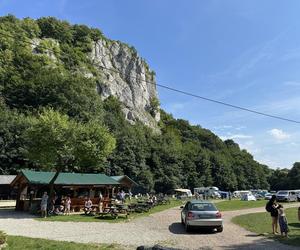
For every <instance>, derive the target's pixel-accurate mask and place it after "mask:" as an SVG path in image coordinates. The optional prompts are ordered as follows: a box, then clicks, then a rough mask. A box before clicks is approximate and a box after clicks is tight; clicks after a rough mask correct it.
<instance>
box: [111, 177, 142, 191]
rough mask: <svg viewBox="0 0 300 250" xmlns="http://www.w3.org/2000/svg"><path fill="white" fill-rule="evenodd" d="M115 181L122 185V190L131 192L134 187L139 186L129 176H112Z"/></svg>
mask: <svg viewBox="0 0 300 250" xmlns="http://www.w3.org/2000/svg"><path fill="white" fill-rule="evenodd" d="M111 177H112V178H113V179H114V180H116V181H117V182H119V183H120V188H124V189H127V190H128V191H129V190H131V189H132V188H133V187H134V186H138V184H137V183H136V182H135V181H134V180H132V179H131V178H129V177H128V176H127V175H119V176H111Z"/></svg>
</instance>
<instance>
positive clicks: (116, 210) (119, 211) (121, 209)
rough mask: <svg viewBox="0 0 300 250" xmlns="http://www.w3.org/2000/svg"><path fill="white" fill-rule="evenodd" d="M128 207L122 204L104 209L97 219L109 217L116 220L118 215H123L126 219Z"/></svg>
mask: <svg viewBox="0 0 300 250" xmlns="http://www.w3.org/2000/svg"><path fill="white" fill-rule="evenodd" d="M128 213H129V212H128V207H127V206H126V205H124V204H115V205H111V206H108V207H105V208H104V209H103V211H102V212H99V213H98V215H99V217H101V218H102V217H104V216H106V215H110V216H111V217H113V218H115V219H117V218H118V217H119V215H124V216H125V217H126V218H128Z"/></svg>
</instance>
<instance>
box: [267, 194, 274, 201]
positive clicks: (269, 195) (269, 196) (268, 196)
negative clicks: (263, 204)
mask: <svg viewBox="0 0 300 250" xmlns="http://www.w3.org/2000/svg"><path fill="white" fill-rule="evenodd" d="M272 195H274V194H272V193H267V194H266V195H265V200H271V198H272Z"/></svg>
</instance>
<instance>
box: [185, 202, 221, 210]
mask: <svg viewBox="0 0 300 250" xmlns="http://www.w3.org/2000/svg"><path fill="white" fill-rule="evenodd" d="M191 210H192V211H217V209H216V207H215V206H214V205H213V204H211V203H194V204H191Z"/></svg>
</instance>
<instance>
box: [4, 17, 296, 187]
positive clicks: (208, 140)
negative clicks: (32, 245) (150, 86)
mask: <svg viewBox="0 0 300 250" xmlns="http://www.w3.org/2000/svg"><path fill="white" fill-rule="evenodd" d="M0 34H1V35H0V174H15V173H17V172H18V171H19V170H20V169H24V168H29V169H41V170H45V169H46V170H49V169H51V168H54V169H57V168H58V167H57V166H58V165H59V171H74V172H102V173H106V174H108V175H122V174H126V175H128V176H129V177H131V178H132V179H134V180H135V181H136V182H137V183H139V184H140V186H141V188H142V190H141V191H144V192H152V191H155V192H170V191H171V190H173V189H174V188H179V187H185V188H191V189H193V188H194V187H200V186H217V187H219V188H220V189H222V190H243V189H259V188H261V189H275V190H278V189H287V188H291V189H292V188H300V163H295V164H294V166H293V167H292V169H291V170H287V169H284V170H272V169H270V168H269V167H268V166H266V165H262V164H260V163H258V162H257V161H255V160H254V159H253V156H252V155H251V154H249V153H248V152H247V151H246V150H241V149H240V148H239V145H238V144H236V143H235V142H234V141H233V140H226V141H222V140H221V139H220V138H219V137H217V136H216V135H215V134H213V133H212V132H211V131H210V130H208V129H204V128H202V127H201V126H194V125H191V124H189V122H188V121H185V120H182V119H175V118H174V117H173V116H172V115H171V114H168V113H167V112H165V111H163V110H161V111H160V112H161V121H160V122H159V124H158V127H159V131H160V132H157V131H153V130H152V129H151V128H149V127H146V126H144V125H143V124H140V123H136V124H134V125H132V124H130V123H129V122H127V121H126V120H125V117H124V114H123V113H122V108H121V105H122V104H121V103H120V102H119V101H118V100H117V99H116V98H115V97H113V96H111V97H109V98H107V99H105V100H104V101H103V100H101V98H100V96H99V95H98V93H97V92H96V91H95V88H96V84H97V81H98V80H99V79H100V78H101V71H99V70H98V69H96V68H95V67H94V66H93V63H92V61H91V60H90V59H89V57H88V53H89V52H91V50H92V42H93V41H97V40H99V39H105V40H106V41H109V39H108V38H106V37H105V36H104V35H103V34H102V32H101V31H99V30H98V29H93V28H89V27H87V26H85V25H71V24H69V23H68V22H66V21H60V20H57V19H55V18H52V17H46V18H40V19H37V20H34V19H31V18H24V19H17V18H16V17H14V16H12V15H8V16H4V17H1V18H0ZM33 44H35V46H33ZM132 51H133V53H136V51H135V49H134V48H133V47H132ZM86 72H91V73H92V74H93V77H90V78H87V77H86V76H85V73H86ZM57 126H58V129H57ZM49 131H50V132H51V133H50V132H49ZM70 131H71V132H70ZM66 141H67V143H66V144H64V143H65V142H66ZM43 142H44V143H45V142H46V143H49V145H48V146H47V147H46V148H45V150H46V151H47V150H48V151H49V153H47V154H43V152H45V151H42V150H43V147H44V146H45V144H43ZM61 145H64V146H63V147H60V146H61ZM74 145H75V146H74ZM57 147H59V154H56V155H55V153H53V154H52V153H51V152H52V151H53V152H54V151H55V150H57ZM54 148H55V150H54ZM33 149H34V150H33ZM52 149H53V150H52ZM51 150H52V151H51ZM48 151H47V152H48Z"/></svg>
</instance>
